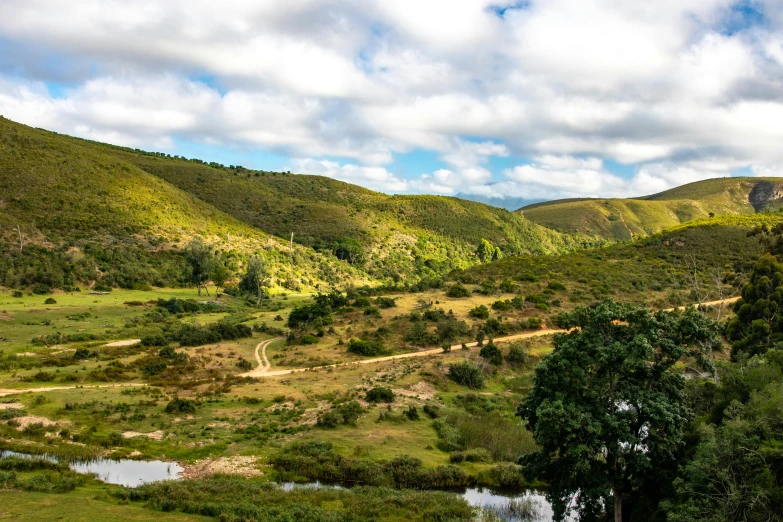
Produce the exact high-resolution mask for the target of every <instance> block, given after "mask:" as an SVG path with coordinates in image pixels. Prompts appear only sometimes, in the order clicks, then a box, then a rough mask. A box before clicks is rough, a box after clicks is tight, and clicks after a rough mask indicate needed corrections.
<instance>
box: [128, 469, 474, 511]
mask: <svg viewBox="0 0 783 522" xmlns="http://www.w3.org/2000/svg"><path fill="white" fill-rule="evenodd" d="M308 458H309V457H308ZM113 495H115V496H117V497H119V499H120V500H122V501H134V502H144V503H145V505H146V506H147V507H149V508H150V509H154V510H156V511H164V512H172V511H182V512H184V513H188V514H192V515H202V516H206V517H213V518H215V519H218V520H253V521H257V522H290V521H293V520H297V521H302V522H371V521H376V520H377V521H381V522H384V521H389V522H394V521H397V520H409V521H412V522H414V521H446V520H448V521H454V522H471V521H473V520H474V519H475V514H474V510H473V508H471V507H470V506H469V505H468V503H467V502H466V501H464V500H463V499H461V498H459V497H458V496H456V495H453V494H449V493H445V492H431V491H414V490H395V489H388V488H376V487H354V488H339V489H338V488H329V487H325V488H320V489H314V488H294V489H292V490H291V491H284V490H283V488H281V487H280V486H278V485H276V484H273V483H269V482H259V481H254V480H247V479H246V478H244V477H240V476H237V475H213V476H211V477H208V478H205V479H201V480H178V481H165V482H156V483H152V484H144V485H141V486H138V487H136V488H124V489H121V490H117V491H115V492H113ZM389 506H394V510H391V511H390V509H389Z"/></svg>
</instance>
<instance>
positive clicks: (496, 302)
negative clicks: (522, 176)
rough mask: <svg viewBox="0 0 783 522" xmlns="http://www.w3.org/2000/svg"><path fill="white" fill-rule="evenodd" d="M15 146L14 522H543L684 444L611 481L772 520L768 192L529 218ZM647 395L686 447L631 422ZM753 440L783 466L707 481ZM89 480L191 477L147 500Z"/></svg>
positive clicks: (99, 149) (5, 297)
mask: <svg viewBox="0 0 783 522" xmlns="http://www.w3.org/2000/svg"><path fill="white" fill-rule="evenodd" d="M0 151H1V152H2V154H1V155H0V176H2V181H3V183H2V185H0V209H2V213H0V224H2V229H3V233H2V235H0V269H2V272H0V285H2V287H1V288H0V450H2V451H5V452H12V453H6V454H5V455H6V456H4V457H3V458H0V495H1V496H2V498H3V500H4V503H3V504H4V507H3V508H0V518H3V517H5V516H13V517H14V518H15V519H18V520H38V519H48V518H50V517H52V516H54V515H53V514H52V513H54V512H55V511H56V509H57V508H56V507H55V506H60V508H59V509H60V510H61V511H62V512H63V513H66V514H67V516H68V517H69V519H70V520H80V519H81V518H79V517H80V516H82V515H80V514H79V512H78V511H79V510H78V506H79V505H80V504H82V503H87V504H88V505H89V506H90V513H91V514H95V516H102V517H105V519H107V520H111V519H117V520H126V519H132V520H152V519H163V520H167V519H170V520H208V519H218V520H263V521H274V522H277V521H281V522H282V521H287V520H293V519H297V520H299V519H301V520H313V521H321V520H324V521H343V520H346V521H347V520H389V521H396V520H465V521H468V520H483V521H498V520H505V521H521V520H547V521H549V520H553V519H555V518H556V517H558V516H559V515H558V513H560V514H563V513H564V511H563V509H564V507H563V506H564V504H563V499H564V498H566V499H568V498H575V497H574V496H573V495H576V494H577V493H578V491H580V490H581V488H582V485H583V484H585V483H586V482H589V480H592V479H590V477H589V476H587V475H578V473H581V471H579V470H583V469H587V468H589V467H590V466H598V467H599V468H598V469H600V470H601V471H600V472H598V471H596V472H594V473H593V475H594V476H603V475H601V474H602V473H604V474H609V473H611V471H610V470H607V468H606V467H601V466H603V464H604V463H603V461H602V458H594V455H593V456H591V457H589V458H588V463H586V461H584V460H579V458H580V456H579V455H575V454H571V453H570V450H571V449H573V448H577V447H588V446H589V445H590V444H593V446H589V447H590V448H593V449H595V448H596V447H605V444H607V443H606V442H603V441H602V440H601V439H595V440H592V439H591V440H588V439H589V436H590V434H592V435H593V436H596V437H598V436H599V435H600V436H604V435H606V434H607V433H610V432H611V433H616V434H617V435H616V436H617V437H619V440H621V442H619V443H618V446H617V447H618V448H621V449H623V448H626V447H630V445H629V444H627V443H626V442H622V441H627V440H635V441H636V443H637V444H648V443H649V442H640V441H641V439H643V438H644V437H645V436H646V435H644V434H645V433H647V432H648V430H649V432H650V433H653V434H654V436H655V437H657V438H656V439H655V441H656V442H655V443H656V444H659V445H660V447H661V448H663V447H665V448H667V449H665V451H664V450H661V454H660V455H659V454H658V453H651V452H647V451H642V452H639V453H637V454H636V455H635V456H633V458H635V459H638V462H642V464H640V466H641V467H640V468H638V469H636V468H635V469H636V471H635V472H636V473H638V478H637V476H636V475H634V478H625V477H623V478H621V479H620V478H616V477H615V479H613V480H623V481H625V482H623V484H624V485H623V486H622V488H623V489H622V493H618V494H619V495H620V501H621V504H623V505H624V509H625V512H626V514H627V515H626V517H627V516H631V517H632V518H631V520H650V521H653V520H663V518H655V517H669V518H668V520H672V521H678V520H681V521H686V520H693V519H689V518H687V517H688V516H690V515H689V514H688V513H689V512H688V509H690V508H691V507H693V506H697V507H698V509H701V510H702V511H703V512H708V511H709V509H710V508H709V507H708V506H704V505H703V504H700V502H701V500H700V498H701V497H700V496H699V495H700V493H699V492H700V491H704V490H709V491H713V492H716V493H715V495H716V498H718V500H717V501H716V503H715V505H718V506H732V505H736V504H737V503H740V504H742V505H745V504H744V503H745V501H744V500H737V499H736V498H735V497H730V498H729V497H727V498H724V497H721V496H720V495H719V492H720V488H721V483H720V482H719V481H720V480H724V481H730V480H734V482H732V485H733V487H737V488H746V489H747V491H748V492H749V493H748V494H749V497H748V498H751V497H752V495H756V497H752V498H761V497H763V498H764V499H766V500H765V501H764V502H762V503H754V504H753V505H752V506H748V507H747V509H748V510H751V511H753V510H755V511H754V513H761V514H769V513H774V512H775V509H776V506H778V505H779V499H780V496H779V495H780V492H781V491H782V489H781V488H780V485H779V483H778V482H777V481H778V479H779V477H778V475H779V469H780V468H779V462H780V454H779V449H778V448H779V446H778V445H779V444H780V440H779V433H780V432H779V430H778V428H779V426H781V424H780V415H779V408H778V407H777V405H779V401H780V389H779V386H780V383H781V382H783V377H781V375H783V367H781V361H783V359H781V357H780V353H781V352H780V348H781V347H782V346H783V344H781V343H783V321H781V320H780V312H779V310H783V308H779V307H778V304H783V303H782V302H781V301H782V300H781V294H780V290H779V289H780V288H781V286H783V267H782V266H781V265H780V264H779V263H778V261H777V258H776V257H774V256H779V255H781V254H783V247H782V246H781V245H783V214H782V213H781V212H779V211H777V209H776V204H777V200H778V197H777V196H776V194H777V190H778V189H777V188H776V187H777V183H778V182H777V181H775V180H774V179H761V178H757V179H753V180H751V179H749V178H731V179H726V180H724V179H720V180H711V181H708V182H703V183H700V184H696V185H692V186H691V185H689V186H684V187H680V188H678V189H674V190H672V191H668V192H667V193H663V194H659V195H656V196H651V197H649V198H642V199H639V200H587V201H571V202H552V203H551V204H543V205H537V206H533V207H528V208H526V209H523V211H522V213H512V212H507V211H505V210H501V209H497V208H494V207H489V206H487V205H482V204H480V203H471V202H466V201H462V200H458V199H455V198H445V197H435V196H387V195H384V194H380V193H376V192H372V191H369V190H366V189H363V188H360V187H357V186H353V185H349V184H346V183H342V182H337V181H334V180H331V179H328V178H322V177H317V176H307V175H299V174H290V173H280V172H277V173H275V172H263V171H254V170H249V169H244V168H242V167H239V166H228V167H226V166H223V165H219V164H208V163H205V162H203V161H200V160H193V159H185V158H178V157H173V158H172V157H168V156H167V155H162V154H158V153H149V152H144V151H139V150H132V149H126V148H119V147H113V146H110V145H106V144H100V143H95V142H88V141H84V140H78V139H75V138H70V137H67V136H62V135H57V134H54V133H50V132H48V131H43V130H39V129H32V128H29V127H25V126H22V125H19V124H16V123H13V122H10V121H9V120H5V119H1V120H0ZM766 184H770V185H769V186H768V185H766ZM770 187H771V188H770ZM688 209H690V210H688ZM710 213H712V215H710ZM612 216H615V217H616V219H611V217H612ZM17 227H18V228H17ZM292 232H293V240H292V239H291V233H292ZM692 305H695V306H692ZM595 339H602V341H601V342H595ZM605 339H608V341H606V342H604V341H603V340H605ZM574 343H576V344H577V345H578V346H579V349H575V348H574ZM610 350H614V351H610ZM618 353H621V354H622V355H618ZM568 357H572V358H573V359H567V358H568ZM607 360H610V361H612V362H611V364H610V363H607V362H606V361H607ZM658 365H660V368H659V366H658ZM552 368H557V371H553V370H552ZM649 368H655V369H656V372H655V374H650V375H649V376H648V377H649V378H647V379H645V380H643V382H641V381H636V380H634V379H635V378H636V377H635V376H638V375H640V374H643V373H644V372H645V371H647V369H649ZM583 369H584V370H585V371H584V372H583V371H582V370H583ZM615 372H618V373H617V374H615ZM620 372H625V373H620ZM586 374H589V375H592V376H594V378H591V379H588V380H582V379H584V376H585V375H586ZM606 375H610V376H612V377H611V378H607V380H606V381H603V380H602V379H603V378H604V376H606ZM615 375H621V377H616V378H615V377H614V376H615ZM656 379H660V380H661V381H660V386H658V381H656ZM603 382H606V383H607V386H609V387H608V388H601V389H598V388H595V389H593V388H591V386H593V383H603ZM627 382H632V383H633V386H631V387H630V388H622V392H621V393H626V394H627V396H626V399H623V400H624V401H625V402H623V403H622V404H624V406H622V408H620V411H619V412H618V410H617V408H615V406H616V404H615V405H614V406H613V408H615V409H614V411H613V413H612V414H609V413H606V414H599V413H595V412H600V411H603V410H602V408H603V406H602V405H604V404H606V400H607V399H606V398H607V397H608V396H609V392H607V390H615V389H617V388H616V386H620V387H622V385H623V383H627ZM552 383H554V384H552ZM574 383H579V384H578V385H577V384H574ZM649 383H655V384H654V385H650V384H649ZM547 386H551V389H553V390H555V392H556V394H555V395H556V396H555V395H553V396H547V395H546V393H547V388H546V387H547ZM569 386H573V387H574V388H573V390H572V389H571V388H569ZM596 386H598V385H597V384H596ZM645 386H650V387H649V388H645ZM640 389H642V390H644V393H643V394H638V395H635V394H637V393H638V392H639V390H640ZM569 394H571V395H569ZM667 394H668V395H667ZM661 396H665V397H666V399H665V400H663V399H660V397H661ZM651 397H652V398H654V401H653V402H652V403H651V404H652V406H651V407H650V411H656V412H658V411H665V414H662V416H663V417H665V418H667V419H677V420H676V422H675V421H660V422H661V424H660V426H662V427H660V431H657V430H658V427H659V425H658V424H656V423H658V422H659V418H658V417H656V415H657V413H656V414H655V415H653V414H650V416H649V417H644V420H642V421H639V420H638V419H630V417H628V418H629V419H630V420H628V421H627V423H626V422H625V421H623V422H615V421H614V420H612V419H616V418H617V416H618V415H626V416H628V415H629V414H628V413H627V412H628V411H630V410H631V408H629V407H628V404H630V403H631V402H630V401H632V400H636V399H638V400H640V401H647V400H652V399H650V398H651ZM591 400H592V401H596V402H594V403H590V404H593V406H592V407H593V410H592V412H593V413H586V412H585V411H581V410H580V407H581V406H582V405H584V404H588V403H589V401H591ZM534 401H539V402H534ZM552 404H556V406H552ZM645 404H646V403H645ZM675 406H676V407H678V408H681V409H680V410H677V411H673V410H667V408H674V407H675ZM569 408H570V409H569ZM638 411H640V412H643V413H640V414H639V415H640V416H642V417H643V416H644V415H647V411H648V410H647V408H646V407H645V408H642V409H640V410H638ZM542 419H543V420H542ZM550 419H556V420H555V421H551V422H549V420H550ZM572 419H582V420H581V421H580V422H583V424H579V423H577V424H571V423H570V420H572ZM607 419H608V420H607ZM601 422H610V423H612V422H614V424H612V425H613V426H615V428H611V427H602V428H601V429H598V428H595V426H598V424H599V423H601ZM633 422H641V424H639V425H638V426H641V427H639V430H638V432H636V433H630V434H629V433H628V432H625V431H623V429H622V426H625V425H626V424H627V425H631V424H632V423H633ZM562 426H568V429H570V430H572V431H570V432H568V433H565V434H564V433H562V432H560V431H558V430H560V429H561V428H560V427H562ZM584 426H588V428H589V429H587V428H584ZM617 426H620V427H617ZM653 426H655V429H654V430H653V429H652V427H653ZM613 429H616V430H617V431H616V432H614V431H612V430H613ZM596 434H598V435H596ZM560 437H562V440H565V441H566V442H564V443H563V445H562V446H559V447H558V448H557V449H556V450H553V449H552V447H551V446H549V444H551V443H552V441H556V440H557V441H559V440H561V439H560ZM569 437H576V438H577V439H579V440H582V442H581V443H579V444H576V443H573V442H572V441H573V440H575V439H570V438H569ZM732 437H744V439H742V440H741V441H735V440H734V439H732ZM650 444H651V443H650ZM741 444H745V445H750V446H752V447H753V448H755V449H754V451H757V453H754V454H763V455H764V460H763V462H761V461H759V460H753V459H752V458H750V457H748V459H750V460H749V461H747V462H745V461H743V462H744V463H743V464H742V465H743V466H744V467H743V468H742V473H744V474H745V475H744V476H743V477H742V478H739V479H738V478H736V475H733V476H731V477H729V476H727V477H723V476H720V475H719V474H718V478H717V479H715V480H713V478H712V475H714V474H708V475H704V474H700V472H699V470H700V469H702V467H704V466H715V464H714V463H715V462H720V463H730V462H734V461H736V460H737V459H738V458H740V457H743V456H745V457H747V454H744V453H743V452H742V451H741V450H739V449H737V448H739V447H741ZM602 445H603V446H602ZM742 447H744V446H742ZM596 451H598V450H596ZM618 451H619V450H618ZM598 452H599V453H600V451H598ZM588 453H589V450H585V454H588ZM631 457H632V456H628V457H627V458H628V459H629V462H630V460H632V459H631ZM558 458H563V459H566V458H567V459H571V460H563V461H557V459H558ZM90 459H108V461H109V462H113V461H117V460H121V459H129V460H130V461H131V462H142V461H161V462H164V463H171V465H172V466H174V465H176V466H179V467H181V468H182V473H181V476H179V477H178V479H177V480H173V481H163V482H150V483H147V484H140V485H138V486H136V487H128V486H126V485H122V484H116V483H112V482H111V480H105V481H102V480H99V478H100V477H99V478H95V477H93V476H91V475H89V474H84V473H79V472H78V469H79V468H78V467H77V466H76V464H75V463H82V462H85V461H89V460H90ZM647 459H649V460H647ZM603 460H605V459H603ZM633 462H637V460H634V461H633ZM69 463H70V467H69ZM721 465H722V464H721ZM727 465H728V464H727ZM732 465H733V464H732ZM628 466H631V464H628ZM72 468H76V469H72ZM177 469H179V468H177ZM553 469H555V471H553ZM557 469H568V470H572V471H573V473H572V474H571V475H573V476H577V475H578V480H579V481H580V482H578V483H575V482H573V481H572V482H569V480H571V479H570V478H569V476H571V475H569V474H559V473H557V471H556V470H557ZM629 469H630V468H629ZM759 477H762V478H763V480H762V479H760V478H759ZM104 478H105V477H104ZM574 480H576V479H574ZM765 481H766V482H765ZM293 484H311V485H312V484H316V485H317V487H295V486H294V485H293ZM575 484H576V485H575ZM322 485H326V486H329V485H339V486H341V487H321V486H322ZM675 485H676V486H675ZM482 488H485V489H482ZM611 489H612V488H608V487H607V486H606V484H605V483H601V484H597V485H595V489H594V490H590V491H591V493H590V494H591V495H594V496H593V497H591V498H594V499H596V498H598V499H602V500H601V502H604V500H605V499H609V498H611V497H610V496H609V492H610V490H611ZM614 489H615V490H617V491H620V486H615V488H614ZM482 491H483V492H484V493H482ZM751 493H752V495H751ZM482 494H484V495H486V496H487V498H488V499H491V502H490V500H487V501H486V503H485V504H486V505H485V504H482V501H480V500H476V499H480V498H482V497H481V495H482ZM569 495H570V496H569ZM776 495H777V496H776ZM5 499H8V502H5ZM6 504H7V505H9V506H11V507H8V508H6V507H5V505H6ZM596 505H597V504H596ZM389 506H395V508H394V509H393V510H390V509H389ZM649 506H654V508H651V507H650V508H649V509H648V507H649ZM585 509H587V508H585ZM595 509H598V508H595ZM558 510H560V511H558ZM584 513H586V511H585V512H583V513H582V514H583V515H584ZM6 514H7V515H6ZM604 515H605V513H603V512H602V513H600V514H598V515H596V517H602V516H604ZM584 516H585V517H587V516H588V515H584ZM715 516H720V515H715ZM754 516H755V515H754ZM759 516H761V515H759ZM583 519H584V520H588V519H589V518H583ZM595 519H600V518H595ZM710 520H716V521H717V520H718V519H716V518H712V519H710ZM749 520H751V519H749ZM753 520H755V519H753ZM765 520H766V519H765ZM768 520H775V518H768Z"/></svg>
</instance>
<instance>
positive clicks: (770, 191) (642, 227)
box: [518, 178, 783, 240]
mask: <svg viewBox="0 0 783 522" xmlns="http://www.w3.org/2000/svg"><path fill="white" fill-rule="evenodd" d="M782 204H783V178H720V179H710V180H706V181H699V182H696V183H689V184H687V185H683V186H681V187H677V188H674V189H671V190H667V191H665V192H661V193H660V194H654V195H652V196H646V197H642V198H631V199H577V200H561V201H551V202H547V203H537V204H534V205H530V206H527V207H523V208H522V209H520V210H519V211H518V212H519V213H520V214H522V215H524V216H525V217H526V218H527V219H529V220H531V221H533V222H535V223H538V224H540V225H544V226H546V227H549V228H552V229H554V230H559V231H563V232H569V233H581V234H589V235H598V236H601V237H604V238H607V239H613V240H617V239H628V238H631V237H636V236H647V235H650V234H655V233H656V232H660V231H661V230H664V229H666V228H669V227H673V226H676V225H679V224H681V223H684V222H686V221H690V220H693V219H699V218H705V217H708V216H709V215H710V214H711V213H712V214H713V215H724V214H752V213H755V212H760V211H764V210H775V209H778V208H780V207H781V205H782Z"/></svg>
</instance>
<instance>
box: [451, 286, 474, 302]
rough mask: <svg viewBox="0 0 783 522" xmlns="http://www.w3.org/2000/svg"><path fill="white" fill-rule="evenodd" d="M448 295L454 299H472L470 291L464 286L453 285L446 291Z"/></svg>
mask: <svg viewBox="0 0 783 522" xmlns="http://www.w3.org/2000/svg"><path fill="white" fill-rule="evenodd" d="M446 295H447V296H448V297H451V298H454V299H459V298H462V297H470V290H468V289H467V288H465V287H464V286H462V285H451V286H450V287H449V288H448V289H447V290H446Z"/></svg>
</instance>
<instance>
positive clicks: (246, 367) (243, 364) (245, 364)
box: [237, 358, 253, 372]
mask: <svg viewBox="0 0 783 522" xmlns="http://www.w3.org/2000/svg"><path fill="white" fill-rule="evenodd" d="M237 367H238V368H239V369H240V370H243V371H246V372H248V371H250V370H251V369H252V368H253V365H252V364H250V361H248V360H247V359H244V358H243V359H239V360H238V361H237Z"/></svg>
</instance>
